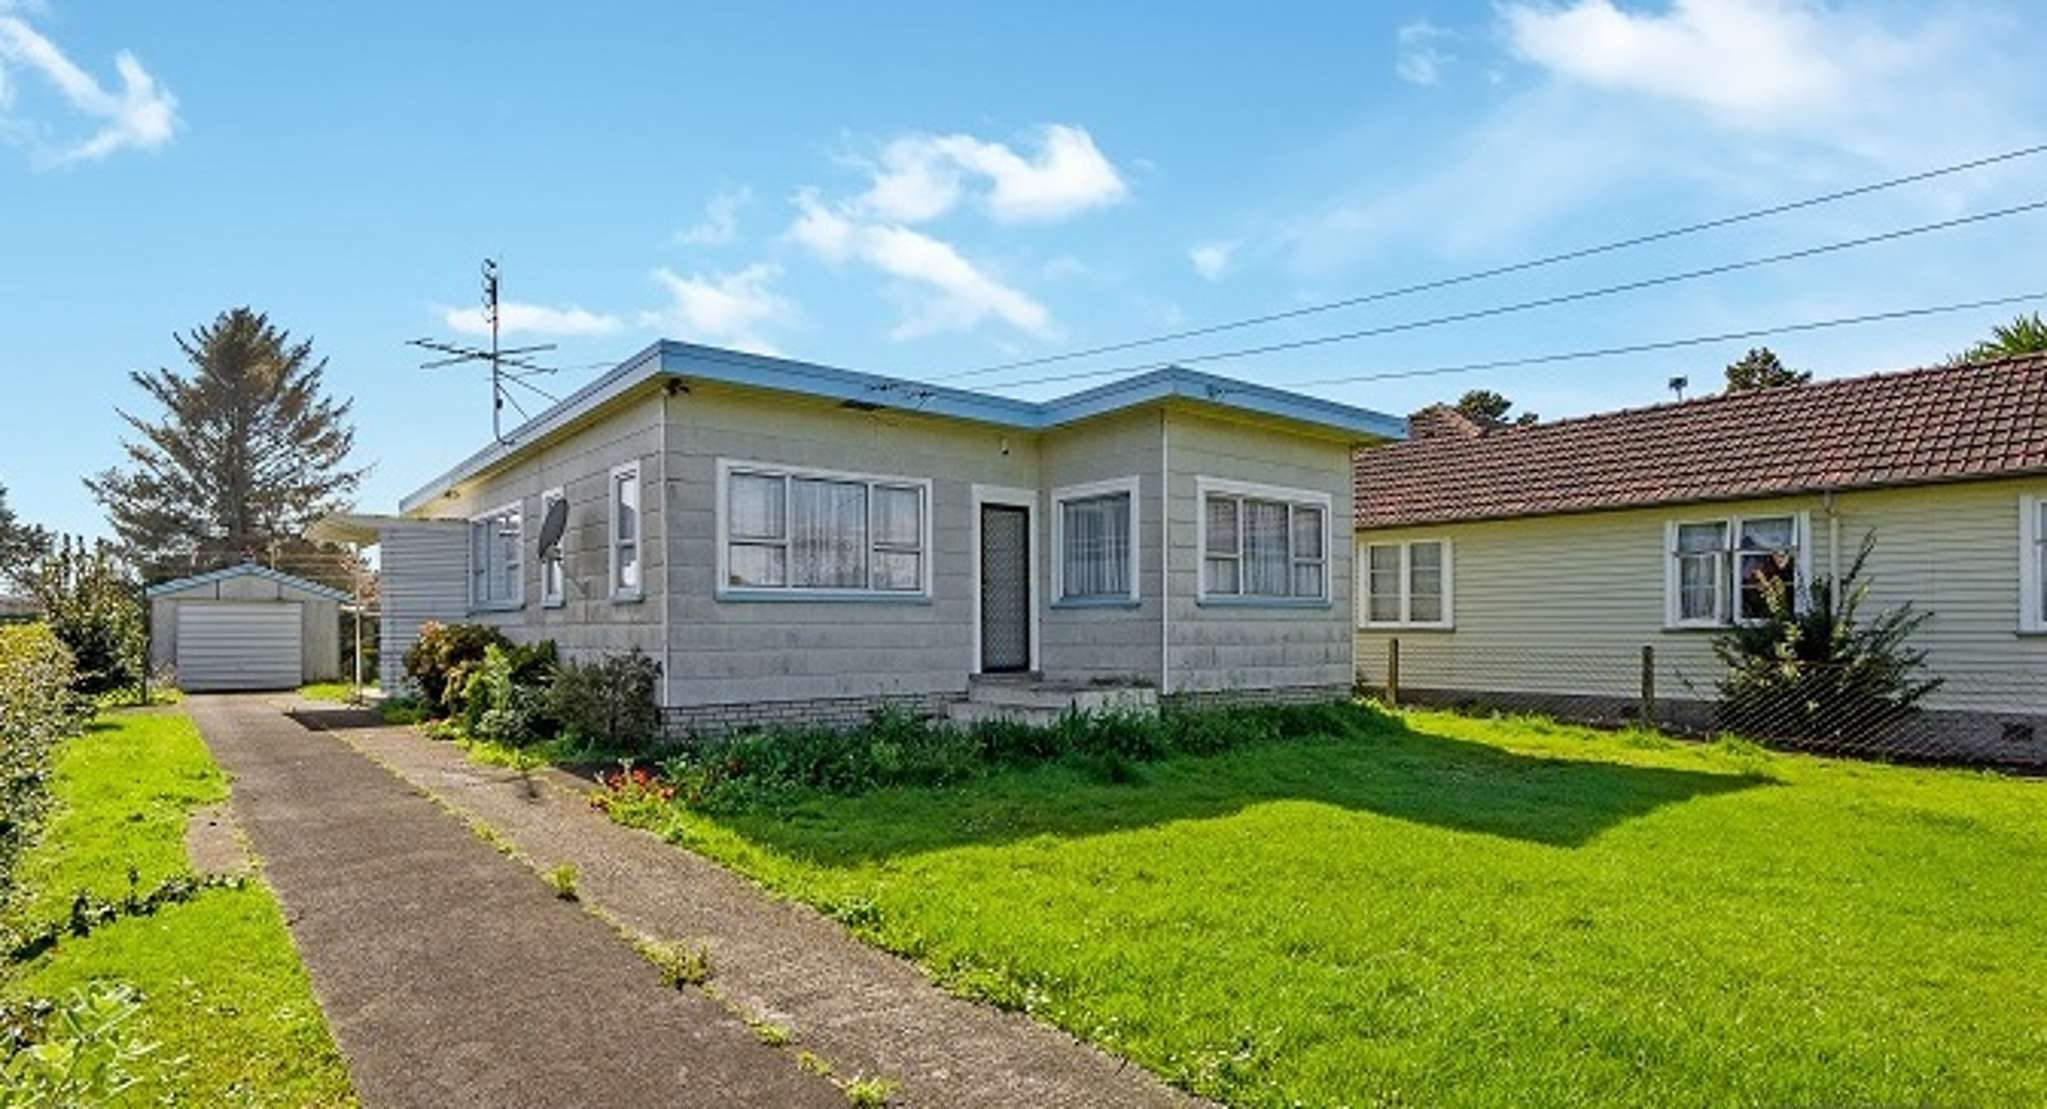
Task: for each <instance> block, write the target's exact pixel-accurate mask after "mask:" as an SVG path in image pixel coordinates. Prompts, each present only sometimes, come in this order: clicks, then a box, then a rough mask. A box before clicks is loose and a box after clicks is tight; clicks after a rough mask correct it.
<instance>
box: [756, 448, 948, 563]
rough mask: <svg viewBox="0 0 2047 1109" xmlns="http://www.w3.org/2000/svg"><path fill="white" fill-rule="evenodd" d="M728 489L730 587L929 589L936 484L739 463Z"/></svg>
mask: <svg viewBox="0 0 2047 1109" xmlns="http://www.w3.org/2000/svg"><path fill="white" fill-rule="evenodd" d="M724 485H725V490H724V504H723V513H724V519H723V523H724V529H723V530H724V542H725V552H724V562H725V566H724V579H723V580H724V588H725V589H726V590H735V589H737V590H752V589H762V590H789V591H796V590H815V591H823V592H826V593H849V594H856V593H873V594H888V595H899V594H917V593H923V592H924V591H925V588H926V587H925V582H926V580H927V574H928V569H929V568H928V565H927V563H928V562H929V560H930V529H929V526H928V523H929V522H928V520H927V519H926V516H927V514H928V511H929V506H928V501H929V499H930V485H929V483H928V482H921V481H910V480H905V479H891V478H879V477H866V476H862V475H854V474H837V473H822V472H815V471H800V470H778V469H769V468H765V467H761V468H756V467H754V466H751V465H744V464H731V465H728V466H727V467H726V469H725V482H724Z"/></svg>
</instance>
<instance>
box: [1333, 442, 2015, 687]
mask: <svg viewBox="0 0 2047 1109" xmlns="http://www.w3.org/2000/svg"><path fill="white" fill-rule="evenodd" d="M2042 492H2047V481H2041V480H2038V479H2035V480H1998V481H1981V482H1968V483H1956V484H1946V485H1928V486H1917V487H1912V488H1900V489H1879V490H1866V491H1859V492H1849V493H1842V494H1839V495H1838V496H1837V497H1836V498H1835V501H1834V509H1835V513H1836V515H1837V517H1838V525H1839V526H1838V531H1839V535H1840V547H1839V550H1838V551H1836V550H1835V549H1833V548H1832V547H1830V535H1831V534H1832V533H1833V532H1834V530H1835V529H1834V528H1833V527H1832V526H1830V519H1829V515H1828V511H1827V503H1826V500H1825V499H1824V498H1822V497H1820V496H1817V495H1813V496H1798V497H1783V498H1773V499H1769V500H1761V501H1738V502H1728V503H1718V504H1702V505H1673V506H1665V507H1655V508H1645V509H1626V510H1618V511H1609V512H1594V513H1582V514H1576V515H1563V516H1542V517H1526V518H1520V519H1511V520H1497V521H1483V522H1474V523H1463V524H1447V525H1442V526H1436V527H1402V528H1390V529H1379V530H1360V531H1359V532H1358V533H1357V539H1356V543H1357V547H1356V550H1357V558H1358V560H1359V562H1358V564H1359V565H1363V560H1364V558H1365V554H1364V552H1365V548H1366V546H1367V545H1368V544H1371V543H1378V542H1401V541H1407V540H1421V539H1448V540H1450V541H1451V544H1452V552H1453V554H1452V565H1453V570H1454V590H1453V597H1452V599H1451V619H1452V622H1453V627H1452V628H1450V629H1445V630H1432V629H1419V628H1377V627H1360V628H1359V629H1358V630H1357V667H1358V674H1359V676H1360V678H1361V679H1362V680H1364V681H1365V682H1367V683H1368V684H1374V685H1376V684H1380V683H1382V682H1383V681H1384V678H1385V670H1386V655H1387V641H1388V639H1389V638H1390V637H1394V636H1397V637H1398V638H1399V639H1400V640H1401V684H1402V685H1403V686H1405V687H1409V688H1415V689H1434V690H1469V691H1475V692H1503V693H1545V694H1592V695H1603V696H1612V697H1622V698H1625V697H1633V696H1635V695H1636V692H1637V690H1638V689H1639V680H1640V679H1639V674H1640V652H1641V649H1642V647H1644V646H1653V647H1654V648H1655V650H1656V658H1657V662H1658V668H1657V669H1658V679H1657V684H1658V693H1659V696H1661V697H1663V698H1666V699H1697V700H1711V699H1712V697H1713V682H1714V679H1715V677H1716V676H1717V674H1718V672H1719V667H1718V665H1717V663H1716V662H1715V660H1714V658H1713V654H1712V648H1711V643H1712V639H1713V633H1712V632H1711V631H1700V630H1670V629H1667V628H1665V626H1664V612H1665V610H1664V574H1665V571H1664V563H1665V559H1666V554H1665V551H1666V527H1667V525H1668V523H1669V522H1670V521H1673V520H1683V521H1692V520H1711V519H1720V518H1724V517H1729V516H1749V517H1754V516H1770V515H1785V514H1789V513H1800V512H1803V513H1806V514H1808V517H1809V519H1810V523H1811V540H1812V551H1811V556H1810V557H1809V558H1808V559H1807V565H1808V568H1809V570H1811V571H1813V572H1817V573H1826V572H1828V571H1829V569H1830V567H1831V566H1833V565H1834V564H1835V559H1836V557H1837V556H1838V564H1839V566H1840V567H1841V568H1842V569H1843V570H1845V569H1846V568H1847V566H1848V565H1849V564H1850V563H1852V561H1853V560H1854V557H1855V554H1856V552H1857V550H1858V549H1859V548H1860V545H1861V543H1862V541H1863V537H1864V536H1865V535H1871V534H1873V535H1874V536H1875V542H1876V547H1875V550H1874V552H1873V554H1872V555H1871V557H1870V560H1869V563H1868V566H1867V578H1868V582H1869V585H1870V592H1869V601H1868V605H1867V609H1866V611H1870V612H1874V611H1880V610H1882V609H1885V608H1891V607H1895V606H1897V605H1900V604H1904V603H1907V602H1910V603H1911V604H1912V605H1914V606H1915V607H1916V608H1919V609H1921V610H1924V611H1930V612H1932V613H1933V616H1932V618H1931V619H1930V620H1929V621H1928V622H1927V624H1926V625H1925V627H1924V628H1923V629H1922V630H1921V631H1920V633H1919V635H1918V636H1917V637H1916V638H1915V640H1914V641H1913V642H1914V644H1915V645H1916V646H1919V647H1921V648H1924V649H1925V650H1926V651H1927V653H1928V657H1927V664H1928V668H1929V670H1930V672H1932V673H1934V674H1938V675H1944V676H1946V677H1947V678H1948V684H1947V686H1946V687H1945V688H1943V689H1941V690H1939V691H1938V692H1937V693H1936V694H1935V695H1934V696H1933V697H1931V698H1929V699H1928V701H1927V707H1929V708H1938V709H1970V710H1980V711H1989V712H1995V711H2008V710H2019V709H2024V710H2027V711H2031V712H2038V711H2041V709H2042V707H2043V706H2041V705H2040V704H2038V703H2037V700H2036V699H2037V697H2038V694H2039V692H2040V690H2041V688H2042V686H2041V675H2043V674H2047V638H2041V637H2037V636H2033V637H2029V636H2022V635H2020V634H2018V629H2019V510H2018V505H2019V498H2020V497H2021V496H2022V495H2024V494H2027V493H2034V494H2038V493H2042ZM1353 577H1354V578H1355V577H1356V574H1355V573H1354V574H1353ZM1358 589H1359V597H1358V600H1357V605H1356V615H1357V617H1358V618H1359V619H1360V620H1361V619H1362V614H1363V608H1364V598H1363V595H1362V590H1363V586H1362V585H1359V586H1358Z"/></svg>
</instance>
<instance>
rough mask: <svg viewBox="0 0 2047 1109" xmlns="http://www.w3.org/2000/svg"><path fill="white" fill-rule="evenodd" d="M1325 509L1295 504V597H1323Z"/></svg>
mask: <svg viewBox="0 0 2047 1109" xmlns="http://www.w3.org/2000/svg"><path fill="white" fill-rule="evenodd" d="M1323 559H1324V556H1323V553H1322V510H1321V509H1319V508H1308V507H1306V506H1304V505H1295V506H1294V596H1296V597H1312V598H1320V597H1321V596H1322V578H1323Z"/></svg>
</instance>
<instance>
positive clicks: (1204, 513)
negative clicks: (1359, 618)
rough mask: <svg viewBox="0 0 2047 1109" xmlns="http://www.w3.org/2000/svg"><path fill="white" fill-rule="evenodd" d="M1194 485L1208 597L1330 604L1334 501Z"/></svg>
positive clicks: (1232, 485) (1236, 486)
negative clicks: (1198, 501) (1331, 510)
mask: <svg viewBox="0 0 2047 1109" xmlns="http://www.w3.org/2000/svg"><path fill="white" fill-rule="evenodd" d="M1195 487H1196V489H1197V490H1199V492H1200V495H1201V517H1200V521H1201V525H1200V530H1201V536H1200V542H1201V555H1202V558H1201V591H1200V596H1201V598H1202V599H1204V600H1207V599H1210V598H1241V599H1244V600H1271V599H1282V598H1283V599H1288V600H1310V601H1326V600H1327V599H1328V597H1329V534H1328V520H1329V498H1328V497H1326V496H1324V495H1322V494H1318V493H1312V492H1306V491H1302V490H1290V489H1274V488H1269V487H1266V486H1256V485H1244V484H1240V483H1236V482H1223V481H1215V480H1211V479H1208V478H1199V479H1197V480H1196V482H1195Z"/></svg>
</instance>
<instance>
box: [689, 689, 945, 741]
mask: <svg viewBox="0 0 2047 1109" xmlns="http://www.w3.org/2000/svg"><path fill="white" fill-rule="evenodd" d="M960 696H961V694H957V693H881V694H872V695H868V696H862V697H824V698H817V699H813V700H807V701H745V702H734V703H730V704H719V705H680V706H677V707H674V708H665V709H662V710H661V726H662V730H663V731H664V732H666V733H667V735H668V736H669V737H670V738H671V739H688V738H690V737H692V736H719V735H725V734H727V733H730V732H744V731H753V730H756V729H761V728H775V727H825V728H857V727H859V726H860V725H862V724H865V723H867V721H868V720H869V719H870V718H872V717H873V716H874V714H875V713H877V712H880V711H881V710H883V709H885V708H902V709H907V710H909V711H910V712H911V713H913V714H915V715H917V716H927V717H928V716H939V715H942V714H943V713H944V712H945V706H946V705H947V704H948V703H950V702H952V701H957V700H959V698H960Z"/></svg>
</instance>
